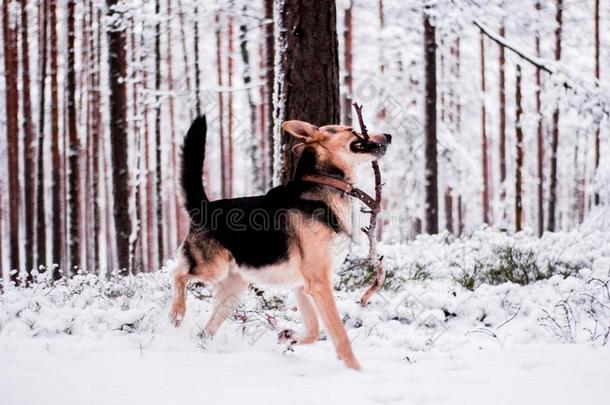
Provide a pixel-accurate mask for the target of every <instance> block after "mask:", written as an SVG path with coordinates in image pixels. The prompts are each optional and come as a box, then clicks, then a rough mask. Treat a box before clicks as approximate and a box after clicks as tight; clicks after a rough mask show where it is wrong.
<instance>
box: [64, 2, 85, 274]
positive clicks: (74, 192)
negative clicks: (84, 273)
mask: <svg viewBox="0 0 610 405" xmlns="http://www.w3.org/2000/svg"><path fill="white" fill-rule="evenodd" d="M75 8H76V1H75V0H69V1H68V18H67V23H68V37H67V39H68V58H67V64H66V68H67V75H66V76H67V88H66V91H67V93H68V94H67V106H68V108H67V115H68V120H67V121H68V122H67V124H68V125H67V126H68V140H69V150H68V162H69V173H68V184H69V188H70V190H69V200H68V201H69V212H70V222H69V233H70V235H69V242H68V246H69V249H68V250H69V255H70V257H69V269H70V272H76V271H77V270H78V269H79V268H80V267H81V262H80V246H81V245H80V232H79V230H80V222H81V218H80V210H81V208H80V202H81V198H82V192H81V190H80V163H79V156H80V154H81V150H80V149H81V148H80V141H79V139H78V133H77V130H76V68H75V66H74V62H75V57H74V53H75V46H76V43H75V38H76V33H75V31H74V24H75V21H74V19H75V17H74V13H75Z"/></svg>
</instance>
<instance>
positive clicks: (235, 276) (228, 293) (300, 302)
mask: <svg viewBox="0 0 610 405" xmlns="http://www.w3.org/2000/svg"><path fill="white" fill-rule="evenodd" d="M282 129H283V130H284V131H285V132H287V133H288V134H290V135H292V136H294V137H296V138H298V140H299V141H300V142H301V143H300V144H298V145H297V146H299V147H297V148H293V149H294V150H296V152H295V153H297V152H298V153H299V159H298V163H297V165H296V170H295V174H294V180H293V181H291V182H289V183H288V184H286V185H282V186H278V187H275V188H273V189H271V190H270V191H269V192H268V193H267V194H265V195H262V196H255V197H245V198H234V199H223V200H216V201H210V200H209V199H208V198H207V196H206V194H205V191H204V188H203V183H202V170H203V160H204V155H205V136H206V121H205V117H199V118H197V119H196V120H195V121H194V122H193V124H192V126H191V128H190V129H189V131H188V133H187V134H186V137H185V140H184V145H183V156H182V173H181V186H182V189H183V193H184V199H185V206H186V209H187V210H188V212H189V217H190V230H189V234H188V236H187V237H186V239H185V240H184V243H183V244H182V245H181V246H180V249H179V251H178V254H177V265H176V269H175V272H174V297H173V303H172V306H171V311H170V318H171V320H172V322H173V323H174V325H176V326H179V325H180V323H181V321H182V319H183V317H184V313H185V311H186V302H185V289H186V286H187V284H188V283H189V281H191V280H198V281H203V282H208V283H213V284H215V286H216V295H215V303H214V310H213V313H212V315H211V317H210V320H209V321H208V323H207V325H206V326H205V329H204V331H205V333H206V334H207V335H210V336H213V335H214V333H215V332H216V331H217V330H218V328H219V327H220V325H221V324H222V322H223V321H224V320H225V318H226V317H227V316H228V315H230V313H231V312H232V311H233V310H234V309H235V306H236V305H237V304H238V303H239V298H240V297H242V295H243V294H244V293H245V292H246V290H247V289H248V286H249V284H250V283H260V284H262V285H271V286H277V287H286V288H291V289H293V290H294V293H295V295H296V302H297V306H298V309H299V311H300V313H301V317H302V319H303V325H304V331H303V332H302V333H301V334H299V335H295V336H294V337H292V336H288V338H290V340H292V341H293V342H294V343H297V344H309V343H313V342H315V341H316V340H317V338H318V335H319V331H320V327H319V322H318V314H319V315H320V317H321V318H322V321H323V322H324V325H325V326H326V329H327V331H328V333H329V335H330V337H331V338H332V340H333V343H334V345H335V348H336V350H337V355H338V356H339V358H340V359H341V360H343V362H344V363H345V365H346V366H347V367H350V368H352V369H356V370H358V369H360V364H359V363H358V360H357V359H356V357H355V356H354V353H353V352H352V348H351V344H350V341H349V339H348V336H347V334H346V332H345V328H344V326H343V323H342V321H341V316H340V315H339V311H338V310H337V305H336V303H335V300H334V297H333V288H332V275H333V269H334V268H335V267H336V265H337V264H341V262H342V261H343V260H344V258H345V255H346V254H347V246H348V245H347V244H346V243H341V240H342V239H343V240H345V239H347V238H349V235H350V233H351V229H350V225H351V204H350V199H349V198H350V197H349V195H348V194H346V193H345V192H344V191H342V190H340V189H338V188H336V187H330V186H328V185H326V184H320V183H317V182H313V181H307V180H305V179H307V178H310V177H311V175H317V176H319V177H322V176H324V177H327V178H330V179H331V180H333V179H338V180H337V181H342V182H344V183H345V184H353V183H354V181H355V178H354V175H355V169H356V167H357V166H358V165H360V164H362V163H366V162H371V161H373V160H376V159H378V158H380V157H381V156H383V155H384V154H385V151H386V148H387V146H388V144H389V143H390V140H391V137H390V136H389V135H387V134H375V135H369V138H368V139H364V138H362V137H361V136H360V135H359V134H358V133H357V132H356V131H354V129H352V128H351V127H347V126H341V125H327V126H323V127H320V128H318V127H316V126H314V125H311V124H308V123H306V122H302V121H287V122H284V123H283V124H282ZM299 149H300V151H299ZM340 245H342V246H343V248H342V249H340V250H341V251H340V252H339V251H338V249H337V246H340ZM316 310H317V311H316Z"/></svg>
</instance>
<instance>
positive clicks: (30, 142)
mask: <svg viewBox="0 0 610 405" xmlns="http://www.w3.org/2000/svg"><path fill="white" fill-rule="evenodd" d="M21 71H22V75H21V79H22V100H23V133H24V136H25V138H24V142H23V162H24V172H25V182H24V190H23V194H24V198H25V201H24V207H25V235H24V236H25V237H24V242H25V270H26V271H27V273H28V280H30V273H31V271H32V268H33V267H34V259H35V258H36V252H35V251H34V224H35V222H34V220H35V218H36V204H34V197H35V195H34V190H35V189H36V170H35V162H36V143H35V142H36V135H35V134H34V125H33V124H34V120H33V118H32V100H31V97H30V53H29V40H28V13H27V0H21Z"/></svg>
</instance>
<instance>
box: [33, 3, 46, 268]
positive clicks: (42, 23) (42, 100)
mask: <svg viewBox="0 0 610 405" xmlns="http://www.w3.org/2000/svg"><path fill="white" fill-rule="evenodd" d="M47 22H48V2H47V0H42V2H41V4H40V8H39V19H38V30H39V34H40V36H39V44H40V48H39V49H40V50H39V55H38V61H39V63H40V67H39V69H40V73H39V79H38V80H39V83H38V97H39V103H38V145H37V147H38V150H37V159H36V162H37V167H36V243H37V246H36V251H37V258H38V259H37V262H38V265H39V266H46V265H47V252H46V250H47V246H46V245H47V238H46V233H47V219H46V210H45V201H46V199H45V194H46V193H45V187H44V138H45V136H44V132H45V123H46V117H45V109H46V82H45V81H46V78H47Z"/></svg>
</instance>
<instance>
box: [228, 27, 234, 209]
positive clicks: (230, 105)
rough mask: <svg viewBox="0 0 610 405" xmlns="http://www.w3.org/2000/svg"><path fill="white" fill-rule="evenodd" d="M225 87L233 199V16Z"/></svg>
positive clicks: (229, 186) (229, 29)
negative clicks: (227, 93) (226, 90)
mask: <svg viewBox="0 0 610 405" xmlns="http://www.w3.org/2000/svg"><path fill="white" fill-rule="evenodd" d="M227 29H228V31H229V32H228V34H227V37H228V38H227V87H228V92H229V95H228V100H227V103H228V106H227V107H228V108H227V110H228V111H227V112H228V122H227V123H228V126H227V196H228V197H229V198H230V197H233V180H234V179H233V121H234V117H233V52H234V51H235V49H234V46H233V16H232V15H229V19H228V23H227Z"/></svg>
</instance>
